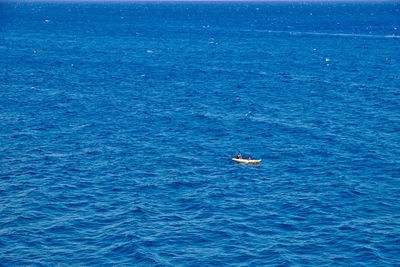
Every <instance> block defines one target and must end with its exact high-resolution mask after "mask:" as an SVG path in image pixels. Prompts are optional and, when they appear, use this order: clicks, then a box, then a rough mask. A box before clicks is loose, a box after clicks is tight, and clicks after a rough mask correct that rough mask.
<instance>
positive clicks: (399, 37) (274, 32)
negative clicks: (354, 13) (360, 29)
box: [263, 30, 400, 39]
mask: <svg viewBox="0 0 400 267" xmlns="http://www.w3.org/2000/svg"><path fill="white" fill-rule="evenodd" d="M263 32H265V31H263ZM266 32H268V33H272V34H288V35H293V36H328V37H352V38H354V37H356V38H376V39H382V38H391V39H400V35H394V34H393V35H381V34H359V33H328V32H303V31H272V30H267V31H266Z"/></svg>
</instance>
